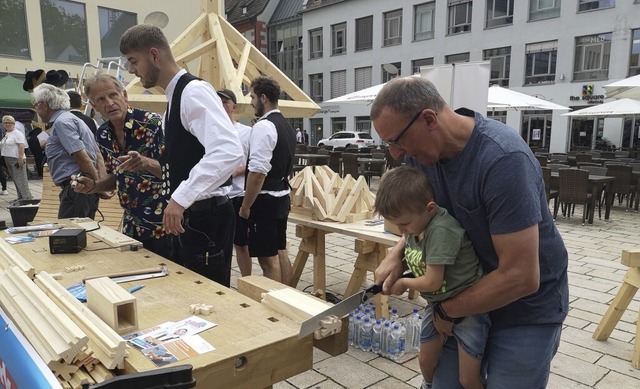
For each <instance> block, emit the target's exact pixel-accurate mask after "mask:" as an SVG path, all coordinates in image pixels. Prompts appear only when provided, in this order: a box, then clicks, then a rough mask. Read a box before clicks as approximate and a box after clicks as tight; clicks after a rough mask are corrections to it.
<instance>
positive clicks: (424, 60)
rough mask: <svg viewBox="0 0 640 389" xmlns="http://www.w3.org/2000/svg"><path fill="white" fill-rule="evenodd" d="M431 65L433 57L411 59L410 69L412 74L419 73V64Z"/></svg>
mask: <svg viewBox="0 0 640 389" xmlns="http://www.w3.org/2000/svg"><path fill="white" fill-rule="evenodd" d="M431 65H433V57H431V58H422V59H414V60H413V61H411V69H412V71H413V73H412V74H419V73H420V67H421V66H431Z"/></svg>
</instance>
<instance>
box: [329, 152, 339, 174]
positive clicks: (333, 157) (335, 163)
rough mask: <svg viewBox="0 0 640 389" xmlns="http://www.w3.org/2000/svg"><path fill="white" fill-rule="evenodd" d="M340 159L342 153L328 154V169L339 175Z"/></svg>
mask: <svg viewBox="0 0 640 389" xmlns="http://www.w3.org/2000/svg"><path fill="white" fill-rule="evenodd" d="M340 158H342V151H335V150H332V151H331V152H329V168H330V169H331V170H333V172H334V173H338V174H340Z"/></svg>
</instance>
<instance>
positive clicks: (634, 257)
mask: <svg viewBox="0 0 640 389" xmlns="http://www.w3.org/2000/svg"><path fill="white" fill-rule="evenodd" d="M621 262H622V264H623V265H627V266H629V270H627V274H625V276H624V279H623V280H622V286H621V287H620V290H619V291H618V294H616V297H615V298H614V299H613V301H612V302H611V305H609V309H607V312H606V313H605V314H604V316H603V317H602V320H600V324H598V328H596V330H595V332H594V333H593V338H594V339H595V340H607V338H608V337H609V335H611V332H612V331H613V329H614V328H615V326H616V324H618V321H620V318H621V317H622V314H623V313H624V311H625V310H626V309H627V307H628V306H629V303H630V302H631V300H632V299H633V297H634V296H635V294H636V292H637V291H638V289H639V288H640V249H634V250H623V251H622V260H621ZM631 364H632V365H633V367H635V368H636V369H640V312H638V321H637V322H636V340H635V342H634V345H633V355H632V357H631Z"/></svg>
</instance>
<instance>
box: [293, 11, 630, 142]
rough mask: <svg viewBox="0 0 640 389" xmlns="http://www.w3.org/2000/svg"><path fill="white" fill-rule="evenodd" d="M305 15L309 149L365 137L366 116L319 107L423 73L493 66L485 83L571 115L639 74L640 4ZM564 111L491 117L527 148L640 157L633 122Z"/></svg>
mask: <svg viewBox="0 0 640 389" xmlns="http://www.w3.org/2000/svg"><path fill="white" fill-rule="evenodd" d="M302 12H303V17H302V20H303V38H302V41H303V47H304V49H303V56H304V60H305V61H304V90H305V91H306V92H307V94H309V95H310V96H311V97H312V98H313V99H314V100H315V101H316V102H318V103H319V104H320V105H321V107H322V110H321V112H320V113H319V114H317V115H315V116H314V117H313V118H311V119H307V120H306V121H305V127H308V128H310V129H311V130H312V131H311V138H312V141H313V140H315V141H317V140H319V139H321V138H322V137H326V136H329V135H331V134H332V133H334V132H337V131H341V130H357V131H372V124H371V120H370V118H369V109H370V107H369V106H366V105H351V104H340V105H331V104H326V103H324V104H322V102H323V101H326V100H329V99H331V98H334V97H338V96H341V95H344V94H346V93H350V92H354V91H357V90H360V89H364V88H367V87H370V86H373V85H376V84H380V83H383V82H386V81H388V80H389V79H391V78H392V77H395V76H407V75H411V74H414V73H417V72H418V71H419V69H420V67H421V66H428V65H440V64H448V63H456V62H469V61H490V62H491V75H490V79H491V80H490V83H491V84H498V85H501V86H503V87H508V88H509V89H513V90H516V91H518V92H522V93H526V94H529V95H533V96H536V97H538V98H542V99H544V100H548V101H551V102H553V103H556V104H560V105H564V106H567V107H570V108H571V109H574V110H576V109H581V108H586V107H588V106H591V105H594V104H599V103H602V102H604V100H605V98H606V95H605V91H604V89H603V86H604V85H606V84H609V83H611V82H613V81H617V80H620V79H623V78H626V77H628V76H632V75H636V74H639V73H640V63H639V59H638V58H639V55H640V1H638V0H526V1H515V0H475V1H472V0H446V1H445V0H442V1H424V0H398V1H394V2H388V1H384V0H307V1H306V4H305V7H304V9H303V11H302ZM469 93H477V92H474V91H469ZM481 93H485V92H484V91H483V92H481ZM454 108H457V107H454ZM566 112H567V111H509V112H506V111H505V112H489V113H488V114H489V116H493V117H494V118H496V119H498V120H502V121H504V122H506V123H507V124H509V125H510V126H511V127H513V128H514V129H515V130H517V131H518V132H519V133H520V134H521V135H522V137H523V139H524V140H525V141H526V142H527V143H528V144H529V145H530V146H531V147H532V148H534V149H541V150H549V151H551V152H565V151H569V150H574V149H582V148H593V147H595V146H596V145H597V144H599V143H600V142H602V140H603V138H604V139H607V140H609V141H610V142H611V143H613V144H615V145H616V146H617V147H637V146H640V138H638V135H639V134H638V125H640V115H639V116H638V118H637V119H638V120H637V121H636V120H634V119H635V118H625V119H613V118H612V119H606V120H605V119H601V118H600V119H596V118H590V119H573V120H570V119H569V117H567V116H562V114H563V113H566ZM484 113H486V112H483V114H484ZM372 132H373V133H374V137H376V136H377V135H376V134H375V131H372Z"/></svg>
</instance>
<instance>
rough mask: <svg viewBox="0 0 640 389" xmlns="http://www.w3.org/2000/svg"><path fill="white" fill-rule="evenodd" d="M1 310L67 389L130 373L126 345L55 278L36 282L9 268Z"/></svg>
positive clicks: (0, 281) (2, 281)
mask: <svg viewBox="0 0 640 389" xmlns="http://www.w3.org/2000/svg"><path fill="white" fill-rule="evenodd" d="M0 241H2V242H4V241H3V240H1V239H0ZM0 246H1V244H0ZM0 252H2V250H0ZM16 255H17V257H15V258H20V256H19V255H18V254H16ZM0 256H2V255H0ZM15 258H14V259H15ZM0 306H2V309H3V310H4V311H5V312H6V313H7V314H8V315H9V317H10V318H11V320H12V321H13V322H14V323H15V325H16V326H17V327H18V328H19V329H20V331H21V332H22V334H23V335H24V336H25V338H26V339H27V340H28V341H29V343H30V344H31V345H32V346H33V348H34V349H35V350H36V352H37V353H38V355H39V356H40V357H41V358H42V360H43V361H44V362H45V364H47V366H49V368H50V369H51V371H52V372H53V373H54V374H55V375H56V376H57V377H58V380H59V382H60V384H61V386H62V387H63V388H74V389H75V388H78V389H80V388H81V387H82V384H84V383H88V384H95V383H100V382H102V381H104V380H106V379H109V378H111V377H113V376H114V374H113V373H112V372H111V371H110V370H109V369H115V368H124V358H125V356H126V352H127V351H126V341H125V340H124V339H122V337H120V336H119V335H118V334H117V333H116V332H115V331H114V330H112V329H111V328H110V327H109V326H108V325H107V324H106V323H104V322H103V321H102V320H101V319H100V318H98V317H97V316H96V315H95V314H94V313H93V312H92V311H90V310H89V309H88V308H86V307H85V306H84V305H83V304H82V303H80V302H79V301H78V300H77V299H76V298H75V297H74V296H73V295H72V294H71V293H70V292H69V291H67V290H66V289H65V288H64V287H63V286H62V285H61V284H60V283H58V281H56V280H55V279H54V278H53V277H52V276H51V275H50V274H48V273H46V272H40V273H38V274H36V275H35V282H34V281H33V280H31V279H30V278H29V277H28V276H27V274H25V272H24V271H23V269H21V268H20V267H18V266H6V267H4V269H2V271H0Z"/></svg>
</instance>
